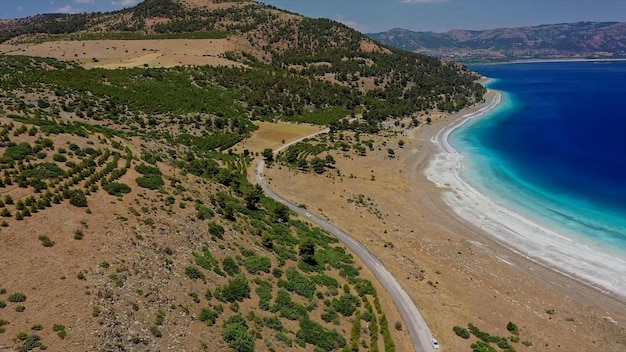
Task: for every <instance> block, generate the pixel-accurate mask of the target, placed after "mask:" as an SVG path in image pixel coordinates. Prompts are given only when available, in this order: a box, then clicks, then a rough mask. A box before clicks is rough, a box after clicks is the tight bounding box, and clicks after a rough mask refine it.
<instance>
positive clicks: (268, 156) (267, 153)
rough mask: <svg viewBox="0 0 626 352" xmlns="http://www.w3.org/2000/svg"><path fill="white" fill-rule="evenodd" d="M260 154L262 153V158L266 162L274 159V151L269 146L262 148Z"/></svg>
mask: <svg viewBox="0 0 626 352" xmlns="http://www.w3.org/2000/svg"><path fill="white" fill-rule="evenodd" d="M261 155H263V159H265V161H267V162H268V163H271V162H273V161H274V152H273V151H272V149H270V148H265V149H263V152H262V153H261Z"/></svg>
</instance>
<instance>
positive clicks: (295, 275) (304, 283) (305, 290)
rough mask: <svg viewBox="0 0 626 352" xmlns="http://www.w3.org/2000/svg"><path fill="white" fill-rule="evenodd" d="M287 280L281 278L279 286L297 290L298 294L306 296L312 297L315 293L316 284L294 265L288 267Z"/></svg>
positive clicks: (292, 290)
mask: <svg viewBox="0 0 626 352" xmlns="http://www.w3.org/2000/svg"><path fill="white" fill-rule="evenodd" d="M287 280H288V281H284V280H279V281H278V286H279V287H284V288H285V289H287V290H288V291H291V292H295V293H296V294H298V295H300V296H302V297H305V298H312V297H313V295H314V294H315V284H314V283H313V281H311V280H310V279H309V278H307V277H306V276H304V275H302V274H300V273H299V272H298V270H297V269H296V268H294V267H290V268H289V269H287Z"/></svg>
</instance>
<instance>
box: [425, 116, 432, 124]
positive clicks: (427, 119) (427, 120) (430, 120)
mask: <svg viewBox="0 0 626 352" xmlns="http://www.w3.org/2000/svg"><path fill="white" fill-rule="evenodd" d="M431 122H433V119H431V118H430V117H427V118H426V123H427V124H429V125H430V123H431Z"/></svg>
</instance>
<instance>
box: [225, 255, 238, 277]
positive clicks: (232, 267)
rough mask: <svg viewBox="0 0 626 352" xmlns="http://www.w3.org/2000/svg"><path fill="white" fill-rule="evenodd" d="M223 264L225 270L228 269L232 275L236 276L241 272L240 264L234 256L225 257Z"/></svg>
mask: <svg viewBox="0 0 626 352" xmlns="http://www.w3.org/2000/svg"><path fill="white" fill-rule="evenodd" d="M223 264H224V271H226V273H227V274H228V275H230V276H235V275H237V274H239V273H240V272H241V271H240V270H239V266H238V265H237V263H236V262H235V260H234V259H233V258H232V257H226V258H224V261H223Z"/></svg>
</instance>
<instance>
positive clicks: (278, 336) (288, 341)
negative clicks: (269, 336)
mask: <svg viewBox="0 0 626 352" xmlns="http://www.w3.org/2000/svg"><path fill="white" fill-rule="evenodd" d="M275 336H276V340H278V341H280V342H282V343H283V344H285V346H287V347H292V346H293V340H292V339H291V338H289V336H287V335H285V333H284V332H282V331H279V332H277V333H276V335H275Z"/></svg>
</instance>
